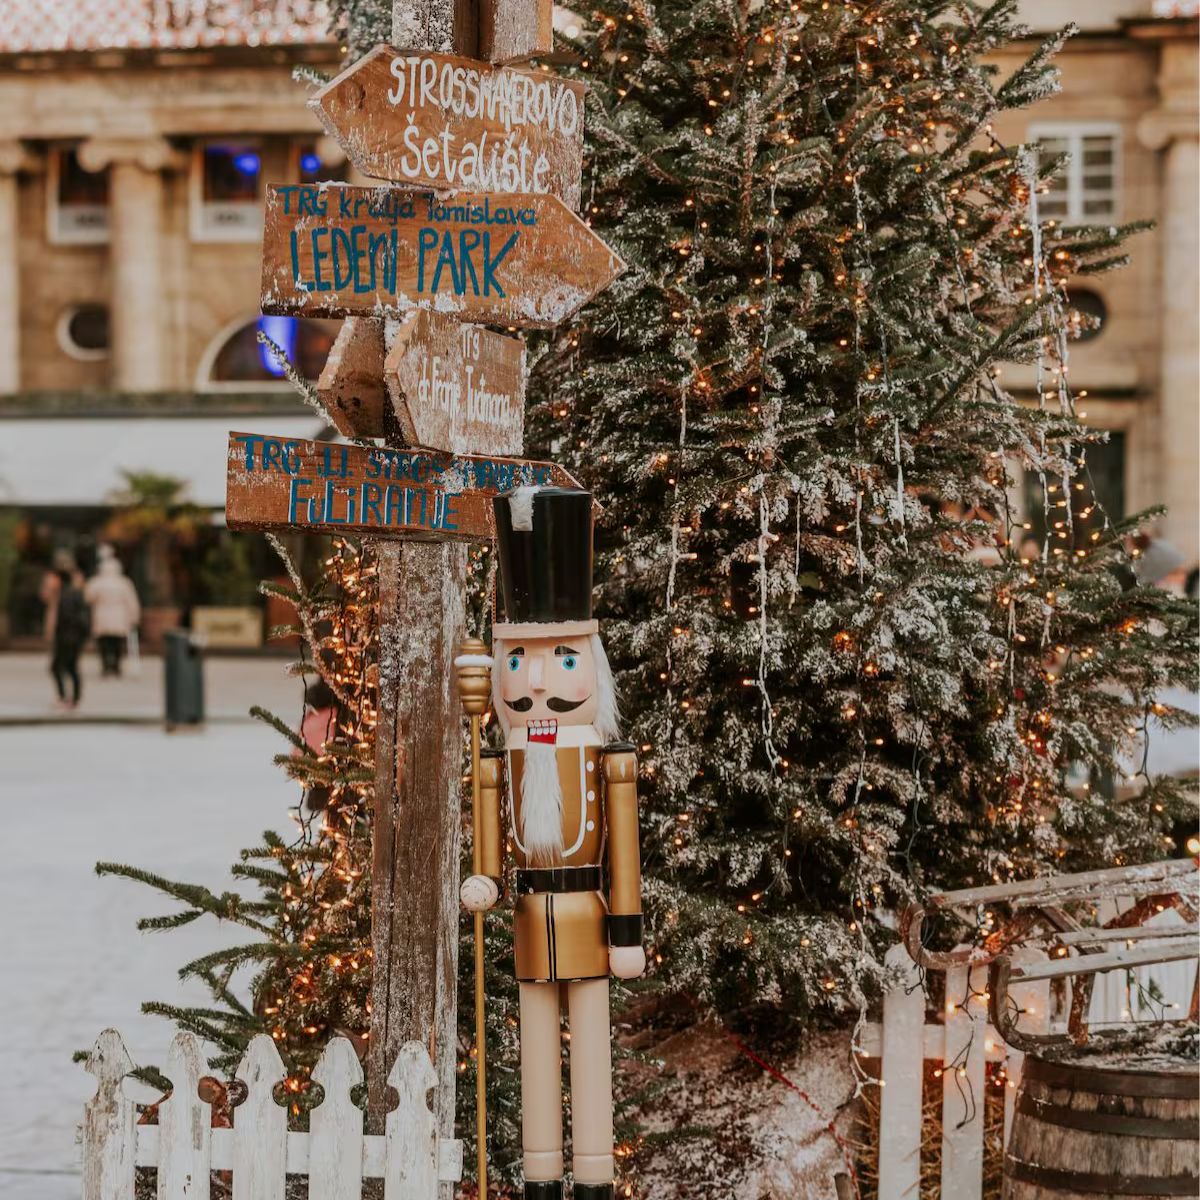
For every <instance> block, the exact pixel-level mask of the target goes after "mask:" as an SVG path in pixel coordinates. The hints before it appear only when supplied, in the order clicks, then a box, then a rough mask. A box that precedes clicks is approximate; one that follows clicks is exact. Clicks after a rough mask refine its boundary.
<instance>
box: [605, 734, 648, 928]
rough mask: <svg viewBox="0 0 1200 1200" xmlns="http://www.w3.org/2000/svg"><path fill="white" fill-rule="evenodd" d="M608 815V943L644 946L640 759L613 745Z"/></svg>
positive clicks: (608, 757)
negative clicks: (638, 793) (639, 825)
mask: <svg viewBox="0 0 1200 1200" xmlns="http://www.w3.org/2000/svg"><path fill="white" fill-rule="evenodd" d="M600 769H601V773H602V774H603V776H604V787H605V805H606V808H607V813H608V910H609V917H608V943H609V945H610V946H638V947H640V946H641V944H642V864H641V851H640V849H639V845H638V843H639V837H638V800H637V774H638V765H637V755H636V754H635V753H634V749H633V746H632V744H631V743H629V742H613V743H611V744H610V745H608V746H606V747H605V748H604V751H603V754H602V756H601V765H600Z"/></svg>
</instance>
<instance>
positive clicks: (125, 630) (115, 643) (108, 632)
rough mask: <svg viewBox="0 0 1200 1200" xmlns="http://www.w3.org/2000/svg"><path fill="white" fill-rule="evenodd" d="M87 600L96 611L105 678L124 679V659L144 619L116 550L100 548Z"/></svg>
mask: <svg viewBox="0 0 1200 1200" xmlns="http://www.w3.org/2000/svg"><path fill="white" fill-rule="evenodd" d="M84 597H85V599H86V600H87V602H88V606H89V607H90V608H91V610H92V636H93V637H94V638H95V639H96V645H97V646H98V647H99V650H100V670H101V674H102V675H120V674H121V655H122V653H123V652H124V650H125V646H126V644H127V642H128V641H129V634H130V633H131V632H132V630H133V629H134V627H135V626H136V625H137V623H138V621H139V620H140V619H141V615H142V606H141V604H140V603H139V602H138V594H137V589H136V588H135V587H134V586H133V582H132V581H131V580H130V579H129V577H128V576H127V575H126V574H125V572H124V570H123V569H122V567H121V560H120V559H119V558H117V556H116V554H114V553H113V550H112V547H110V546H101V547H100V563H99V565H98V566H97V568H96V574H95V575H93V576H92V577H91V579H89V580H88V581H87V584H86V585H85V586H84Z"/></svg>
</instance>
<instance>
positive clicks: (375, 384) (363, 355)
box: [317, 317, 387, 438]
mask: <svg viewBox="0 0 1200 1200" xmlns="http://www.w3.org/2000/svg"><path fill="white" fill-rule="evenodd" d="M383 324H384V323H383V322H382V321H376V320H374V319H373V318H371V317H349V318H347V319H346V320H345V321H343V322H342V327H341V329H340V330H339V331H338V335H337V340H336V341H335V342H334V343H333V349H331V350H330V351H329V357H328V358H327V359H326V360H325V368H324V370H323V371H322V372H321V378H320V379H319V380H318V381H317V395H318V396H319V397H320V398H321V403H322V404H323V405H324V406H325V411H326V412H327V413H328V414H329V416H330V417H331V418H332V420H333V423H334V424H335V425H336V426H337V428H338V433H341V434H344V435H345V436H346V437H360V438H378V437H383V436H384V435H385V434H386V433H387V424H386V422H385V420H384V409H385V406H386V404H387V391H386V389H385V388H384V386H383V364H384V331H383Z"/></svg>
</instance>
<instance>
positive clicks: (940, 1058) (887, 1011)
mask: <svg viewBox="0 0 1200 1200" xmlns="http://www.w3.org/2000/svg"><path fill="white" fill-rule="evenodd" d="M1013 957H1014V961H1015V962H1016V963H1029V962H1036V961H1043V960H1044V959H1045V958H1046V955H1045V953H1044V952H1043V951H1041V950H1036V949H1029V950H1020V951H1018V952H1017V953H1016V954H1015V955H1014V956H1013ZM887 962H888V965H889V966H890V967H891V968H893V969H894V970H895V971H896V973H897V976H898V978H899V981H900V982H898V983H897V984H896V985H895V986H894V987H892V988H891V990H890V991H889V992H888V993H887V995H886V996H885V997H884V1002H883V1022H882V1024H873V1025H868V1026H867V1027H866V1029H865V1030H864V1034H863V1037H862V1040H861V1045H860V1052H861V1053H863V1054H864V1055H866V1056H868V1057H871V1058H878V1059H879V1060H880V1079H881V1081H882V1083H883V1090H882V1094H881V1097H880V1113H879V1130H880V1133H879V1200H918V1197H919V1195H920V1182H921V1117H922V1112H923V1105H922V1085H923V1081H924V1077H925V1062H926V1061H927V1060H933V1061H934V1062H936V1063H938V1064H939V1065H940V1066H941V1070H942V1075H941V1085H942V1154H941V1162H942V1195H943V1196H944V1197H946V1198H947V1200H978V1198H979V1196H980V1195H981V1194H982V1192H983V1125H984V1119H983V1114H984V1102H985V1097H984V1091H985V1089H986V1087H987V1086H988V1084H987V1080H986V1077H985V1065H986V1063H988V1062H1003V1063H1004V1064H1005V1067H1006V1073H1007V1076H1008V1083H1007V1084H1006V1087H1005V1096H1004V1138H1005V1141H1006V1142H1007V1140H1008V1131H1009V1126H1010V1125H1011V1122H1012V1114H1013V1104H1014V1101H1015V1099H1016V1087H1017V1083H1018V1082H1019V1080H1020V1078H1021V1064H1022V1061H1023V1059H1024V1057H1025V1056H1024V1055H1023V1054H1022V1053H1021V1051H1019V1050H1014V1049H1012V1048H1010V1047H1009V1046H1007V1045H1005V1043H1004V1041H1003V1040H1002V1039H1001V1038H1000V1036H999V1035H998V1034H997V1033H996V1031H995V1030H994V1029H993V1028H992V1027H991V1026H990V1025H989V1024H988V1020H987V990H988V968H987V967H986V966H980V967H975V968H973V969H971V970H968V968H967V967H966V966H961V967H952V968H951V969H950V970H948V971H947V972H946V1012H945V1014H944V1023H943V1024H933V1025H927V1024H926V1023H925V992H924V989H923V988H922V986H921V975H920V971H919V970H918V969H917V966H916V964H915V963H914V962H913V961H912V959H911V958H910V957H909V955H908V952H907V951H906V950H905V948H904V947H903V946H895V947H893V948H892V950H891V951H889V953H888V956H887ZM1010 994H1011V995H1012V998H1013V1000H1014V1001H1015V1002H1016V1004H1017V1005H1018V1006H1019V1008H1020V1009H1021V1010H1022V1014H1023V1015H1022V1017H1021V1020H1020V1025H1021V1028H1022V1029H1023V1030H1025V1031H1028V1032H1031V1033H1033V1032H1039V1031H1041V1030H1044V1029H1045V1028H1046V1027H1047V1021H1048V1017H1049V1008H1050V984H1049V982H1048V981H1047V980H1040V981H1038V982H1035V983H1026V984H1017V985H1014V987H1013V988H1012V989H1011V993H1010Z"/></svg>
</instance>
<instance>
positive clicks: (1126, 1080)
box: [1004, 1055, 1200, 1200]
mask: <svg viewBox="0 0 1200 1200" xmlns="http://www.w3.org/2000/svg"><path fill="white" fill-rule="evenodd" d="M1198 1094H1200V1074H1198V1072H1197V1064H1196V1063H1194V1062H1186V1061H1183V1060H1165V1061H1164V1060H1163V1059H1161V1058H1160V1059H1156V1060H1155V1061H1154V1063H1153V1069H1149V1067H1148V1064H1146V1063H1144V1062H1142V1063H1139V1062H1138V1060H1137V1059H1136V1058H1135V1057H1134V1056H1129V1058H1128V1060H1127V1061H1121V1059H1120V1058H1117V1057H1115V1056H1114V1057H1112V1058H1106V1059H1105V1060H1104V1062H1103V1065H1101V1064H1100V1063H1098V1062H1094V1061H1093V1062H1088V1061H1086V1060H1084V1061H1076V1062H1047V1061H1046V1060H1045V1059H1040V1058H1036V1057H1035V1056H1033V1055H1030V1056H1028V1057H1027V1058H1026V1059H1025V1069H1024V1074H1023V1078H1022V1080H1021V1088H1020V1091H1019V1092H1018V1093H1017V1102H1016V1112H1015V1114H1014V1116H1013V1124H1012V1135H1011V1137H1010V1139H1009V1143H1008V1149H1007V1151H1006V1153H1005V1156H1004V1200H1096V1198H1097V1197H1098V1196H1120V1197H1123V1198H1129V1197H1138V1198H1139V1200H1141V1198H1143V1197H1144V1198H1148V1197H1151V1196H1191V1197H1193V1198H1195V1197H1198V1196H1200V1143H1198V1141H1197V1137H1198V1135H1200V1134H1198V1126H1197V1117H1198V1106H1197V1096H1198Z"/></svg>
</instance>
